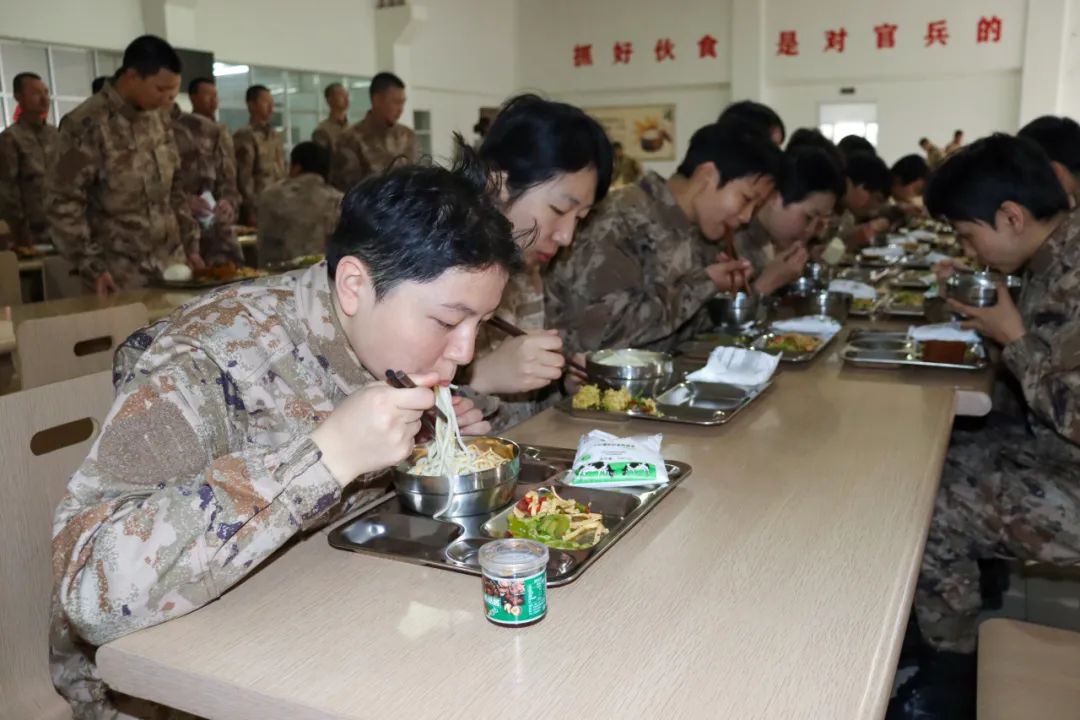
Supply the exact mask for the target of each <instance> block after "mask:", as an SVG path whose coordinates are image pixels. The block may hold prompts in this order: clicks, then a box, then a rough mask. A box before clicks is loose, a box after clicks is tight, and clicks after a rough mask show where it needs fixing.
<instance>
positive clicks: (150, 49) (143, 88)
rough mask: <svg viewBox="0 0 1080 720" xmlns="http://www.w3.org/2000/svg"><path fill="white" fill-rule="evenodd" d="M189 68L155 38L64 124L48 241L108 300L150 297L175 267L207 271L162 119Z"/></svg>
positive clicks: (139, 42)
mask: <svg viewBox="0 0 1080 720" xmlns="http://www.w3.org/2000/svg"><path fill="white" fill-rule="evenodd" d="M179 88H180V58H179V56H177V54H176V51H174V50H173V49H172V47H171V46H170V45H169V44H168V43H167V42H165V41H164V40H162V39H161V38H158V37H154V36H153V35H143V36H142V37H140V38H137V39H135V40H134V41H133V42H132V43H131V44H130V45H128V47H127V49H126V50H125V51H124V59H123V65H122V66H121V68H120V70H119V71H118V72H117V75H116V78H115V79H114V80H113V81H112V82H110V83H108V84H106V86H105V87H104V88H103V89H102V91H101V92H99V93H98V94H96V95H94V96H92V97H90V98H88V99H87V100H86V101H84V102H83V103H82V104H81V105H79V106H78V107H77V108H75V110H73V111H72V112H71V113H70V114H69V115H67V117H66V118H65V122H64V127H63V129H61V130H60V150H59V154H58V157H57V162H56V165H55V167H54V169H53V172H52V173H51V175H50V178H49V180H50V185H49V200H48V207H49V232H50V234H51V236H52V240H53V242H54V243H55V244H56V247H57V249H58V250H59V251H60V252H61V253H62V254H63V255H64V256H65V257H66V258H67V259H68V261H69V262H71V263H72V265H74V266H75V267H76V268H77V269H78V270H79V274H80V275H82V277H83V281H84V282H85V283H86V284H87V285H88V286H89V287H92V288H93V289H95V290H96V291H97V292H98V294H99V295H105V294H107V293H109V292H115V291H117V290H126V289H131V288H139V287H143V286H144V285H146V284H147V282H148V281H149V280H150V279H151V278H152V277H154V276H155V275H157V274H159V273H161V272H162V271H163V270H164V269H165V268H166V267H168V266H169V265H170V264H172V263H174V262H183V261H184V260H185V258H186V260H187V262H188V264H190V265H191V266H192V267H193V268H195V269H199V268H201V267H202V266H203V261H202V258H201V257H200V256H199V231H198V227H197V225H196V224H195V221H194V220H193V219H192V217H191V213H190V212H189V210H188V207H187V201H186V199H185V197H184V192H183V189H182V188H181V186H180V177H179V174H178V170H179V167H180V156H179V154H178V152H177V149H176V143H175V142H174V140H173V134H172V130H171V129H170V127H169V122H168V118H167V117H166V116H165V114H164V113H163V112H160V111H161V110H162V109H163V108H167V107H168V106H169V105H171V104H172V102H173V100H174V99H175V98H176V94H177V92H178V91H179Z"/></svg>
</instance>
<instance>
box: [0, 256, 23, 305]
mask: <svg viewBox="0 0 1080 720" xmlns="http://www.w3.org/2000/svg"><path fill="white" fill-rule="evenodd" d="M21 304H22V281H21V280H20V279H19V256H18V255H16V254H15V253H13V252H11V251H10V250H4V251H3V252H0V306H3V305H21Z"/></svg>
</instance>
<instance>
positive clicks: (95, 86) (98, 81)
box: [90, 75, 109, 95]
mask: <svg viewBox="0 0 1080 720" xmlns="http://www.w3.org/2000/svg"><path fill="white" fill-rule="evenodd" d="M107 82H109V76H108V75H100V76H98V77H96V78H94V79H93V80H92V81H91V82H90V94H91V95H97V94H98V93H99V92H101V88H103V87H105V83H107Z"/></svg>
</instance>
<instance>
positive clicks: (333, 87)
mask: <svg viewBox="0 0 1080 720" xmlns="http://www.w3.org/2000/svg"><path fill="white" fill-rule="evenodd" d="M338 88H341V89H342V90H344V89H345V86H344V85H342V84H341V83H339V82H332V83H330V84H329V85H327V86H326V87H325V88H323V91H322V96H323V99H324V100H329V99H330V93H332V92H334V91H335V90H337V89H338Z"/></svg>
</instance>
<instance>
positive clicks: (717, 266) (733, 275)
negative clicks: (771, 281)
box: [705, 253, 754, 292]
mask: <svg viewBox="0 0 1080 720" xmlns="http://www.w3.org/2000/svg"><path fill="white" fill-rule="evenodd" d="M705 272H706V273H707V274H708V276H709V279H710V280H712V281H713V285H715V286H716V289H717V290H718V291H719V292H739V291H740V290H741V291H746V290H747V288H748V283H749V280H750V277H751V276H753V274H754V268H753V266H751V265H750V261H749V260H739V259H736V260H732V259H731V257H730V256H729V255H728V254H727V253H719V254H718V255H717V256H716V262H715V263H713V264H712V265H707V266H706V267H705Z"/></svg>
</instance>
